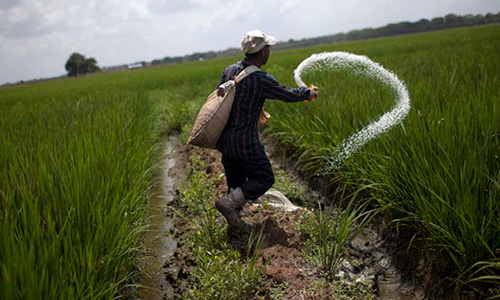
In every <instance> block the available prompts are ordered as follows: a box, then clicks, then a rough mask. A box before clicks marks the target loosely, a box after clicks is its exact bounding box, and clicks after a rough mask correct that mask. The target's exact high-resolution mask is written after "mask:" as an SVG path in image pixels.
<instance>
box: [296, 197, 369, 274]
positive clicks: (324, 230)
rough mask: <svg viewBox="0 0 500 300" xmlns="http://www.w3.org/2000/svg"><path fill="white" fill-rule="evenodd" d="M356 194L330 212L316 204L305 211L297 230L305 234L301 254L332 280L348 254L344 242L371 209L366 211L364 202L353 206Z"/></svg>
mask: <svg viewBox="0 0 500 300" xmlns="http://www.w3.org/2000/svg"><path fill="white" fill-rule="evenodd" d="M354 199H355V196H352V197H351V199H350V200H349V203H348V204H347V205H346V206H345V207H344V208H342V207H341V206H340V205H339V206H337V207H336V208H333V209H332V210H331V211H325V210H323V209H322V208H321V206H318V209H316V210H314V211H313V212H309V211H304V213H303V215H302V217H301V220H300V221H299V224H298V225H299V230H300V231H301V233H302V234H303V235H304V237H305V238H306V239H305V242H304V245H305V249H304V254H305V255H306V256H307V257H308V258H309V260H311V262H313V263H314V264H316V265H317V266H319V267H320V268H321V269H322V271H323V272H324V274H325V277H326V279H327V280H329V281H333V280H334V279H335V276H336V274H337V271H338V270H339V267H340V265H341V263H342V261H343V260H344V258H345V256H346V254H347V248H346V247H347V245H348V243H349V242H351V241H352V240H353V239H354V238H355V237H356V236H357V235H358V234H359V233H360V232H361V231H362V230H363V229H364V227H365V226H366V224H367V223H368V222H369V220H370V218H371V216H372V215H373V212H372V211H365V208H366V204H364V205H358V206H357V207H356V206H355V205H354Z"/></svg>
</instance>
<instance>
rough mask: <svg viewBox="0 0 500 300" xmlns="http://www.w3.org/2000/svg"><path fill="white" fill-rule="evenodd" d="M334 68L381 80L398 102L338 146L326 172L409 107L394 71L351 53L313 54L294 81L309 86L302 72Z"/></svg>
mask: <svg viewBox="0 0 500 300" xmlns="http://www.w3.org/2000/svg"><path fill="white" fill-rule="evenodd" d="M333 67H338V68H340V69H344V70H346V71H349V72H352V73H355V74H362V75H366V76H368V77H371V78H374V79H378V80H380V81H381V82H382V83H383V84H385V85H387V86H389V87H390V88H391V89H392V90H393V91H394V92H395V94H396V103H395V105H394V107H393V108H392V109H391V110H390V111H389V112H386V113H385V114H383V115H382V116H380V118H379V119H378V120H377V121H375V122H373V123H370V124H368V125H367V126H365V127H364V128H363V129H361V130H360V131H358V132H356V133H354V134H353V135H351V136H350V137H349V138H347V140H344V141H343V142H342V143H341V144H340V145H338V146H337V148H336V149H335V151H334V153H333V155H332V156H331V157H329V158H327V159H326V164H325V167H324V170H323V172H325V173H327V172H331V171H332V170H334V169H338V168H339V167H341V166H342V164H343V162H344V161H345V160H346V159H348V158H349V157H350V156H351V155H353V154H354V153H355V152H356V151H357V150H358V149H359V148H360V147H362V146H363V145H365V144H366V143H368V142H369V141H370V140H372V139H374V138H376V137H378V136H379V135H381V134H382V133H384V132H387V131H388V130H389V129H391V127H393V126H394V125H396V124H399V123H400V122H401V121H402V120H403V119H404V118H405V117H406V115H407V114H408V112H409V110H410V94H409V93H408V89H407V88H406V86H405V85H404V83H403V82H402V81H401V80H399V79H398V77H397V76H396V75H395V74H394V73H392V72H391V71H388V70H386V69H384V68H383V67H382V66H381V65H379V64H378V63H376V62H374V61H372V60H370V59H369V58H368V57H366V56H363V55H355V54H352V53H348V52H323V53H318V54H313V55H311V56H310V57H308V58H306V59H305V60H304V61H302V62H301V63H300V64H299V66H298V67H297V69H295V71H294V78H295V82H296V83H297V85H298V86H306V85H305V84H304V82H303V81H302V79H301V75H302V74H303V73H304V72H306V71H309V70H323V69H326V68H333Z"/></svg>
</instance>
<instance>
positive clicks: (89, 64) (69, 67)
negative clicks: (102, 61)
mask: <svg viewBox="0 0 500 300" xmlns="http://www.w3.org/2000/svg"><path fill="white" fill-rule="evenodd" d="M64 67H65V68H66V71H68V76H75V77H76V76H79V75H85V74H87V73H95V72H98V71H100V70H101V69H100V68H99V67H98V66H97V60H96V59H95V58H93V57H90V58H85V56H83V55H82V54H80V53H77V52H75V53H73V54H71V55H70V56H69V58H68V60H67V61H66V65H65V66H64Z"/></svg>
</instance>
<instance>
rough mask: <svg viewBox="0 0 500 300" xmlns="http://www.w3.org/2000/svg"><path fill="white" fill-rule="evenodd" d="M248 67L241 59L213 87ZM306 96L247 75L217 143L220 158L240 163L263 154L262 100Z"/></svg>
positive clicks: (266, 78)
mask: <svg viewBox="0 0 500 300" xmlns="http://www.w3.org/2000/svg"><path fill="white" fill-rule="evenodd" d="M249 65H250V64H248V63H247V62H246V61H244V60H242V61H239V62H237V63H235V64H233V65H230V66H229V67H228V68H227V69H226V70H225V71H224V73H223V74H222V76H221V79H220V82H219V84H218V85H217V87H218V86H219V85H221V84H222V83H224V82H226V81H228V80H230V79H232V78H234V76H236V75H237V74H238V73H239V72H241V71H242V70H243V69H244V68H246V67H248V66H249ZM309 93H310V92H309V89H308V88H306V87H300V88H290V87H286V86H284V85H282V84H280V83H279V82H278V81H277V80H276V79H274V77H273V76H272V75H270V74H268V73H265V72H262V71H257V72H254V73H252V74H250V75H249V76H248V77H247V78H245V79H243V80H242V81H241V82H239V83H238V84H237V85H236V93H235V97H234V103H233V108H232V110H231V115H230V116H229V120H228V122H227V124H226V127H225V128H224V131H223V132H222V134H221V136H220V138H219V141H218V142H217V149H218V150H219V151H220V152H222V154H224V155H227V156H229V157H232V158H235V159H242V160H249V159H252V158H258V157H260V156H262V155H266V154H265V151H264V147H263V146H262V145H261V144H260V141H259V117H260V111H261V110H262V107H263V106H264V101H265V100H266V98H267V99H279V100H283V101H286V102H297V101H303V100H305V99H308V97H309Z"/></svg>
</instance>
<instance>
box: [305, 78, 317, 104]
mask: <svg viewBox="0 0 500 300" xmlns="http://www.w3.org/2000/svg"><path fill="white" fill-rule="evenodd" d="M309 91H310V92H309V98H308V99H307V100H306V101H311V102H314V101H316V98H317V97H318V87H317V86H314V85H313V84H312V83H311V84H310V85H309Z"/></svg>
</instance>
